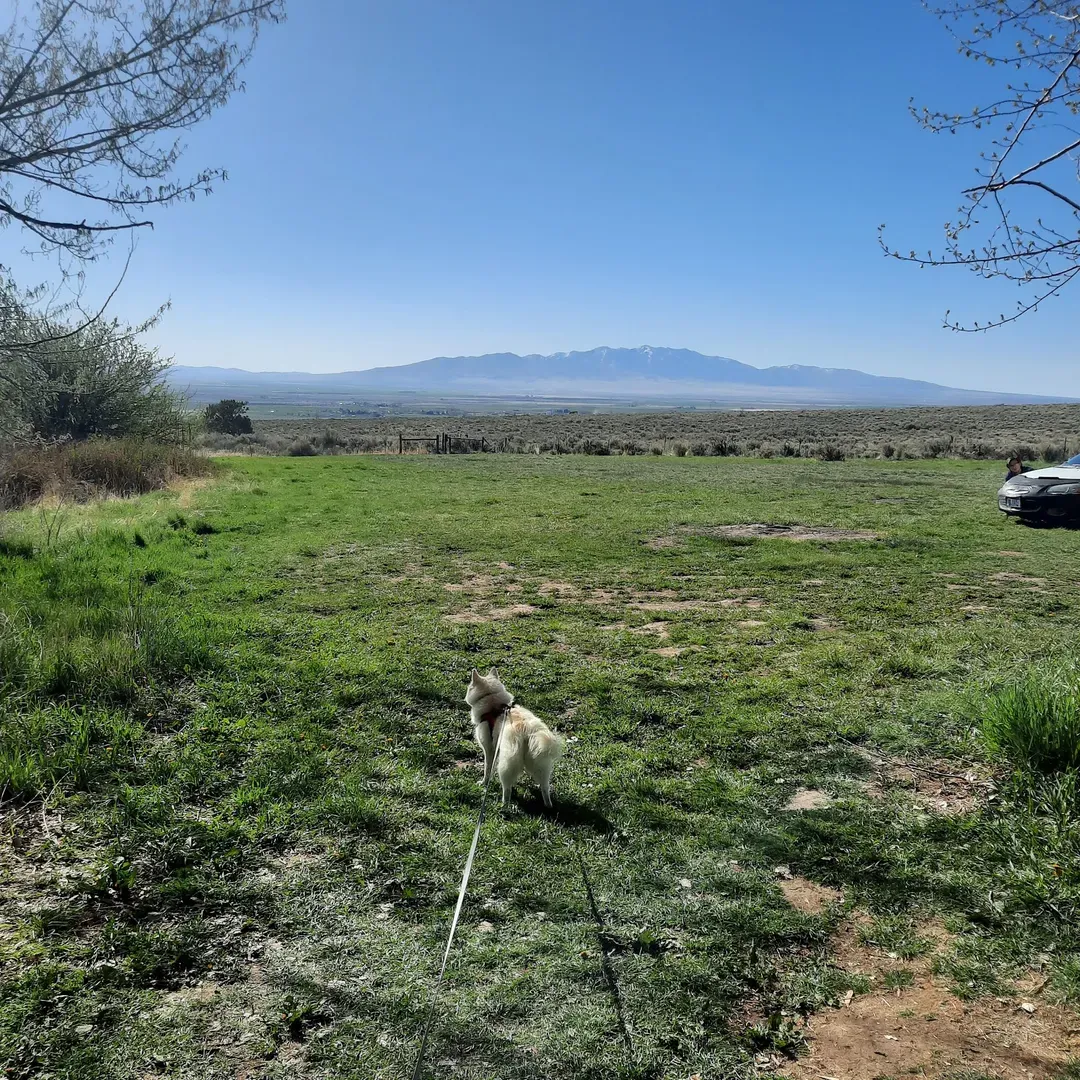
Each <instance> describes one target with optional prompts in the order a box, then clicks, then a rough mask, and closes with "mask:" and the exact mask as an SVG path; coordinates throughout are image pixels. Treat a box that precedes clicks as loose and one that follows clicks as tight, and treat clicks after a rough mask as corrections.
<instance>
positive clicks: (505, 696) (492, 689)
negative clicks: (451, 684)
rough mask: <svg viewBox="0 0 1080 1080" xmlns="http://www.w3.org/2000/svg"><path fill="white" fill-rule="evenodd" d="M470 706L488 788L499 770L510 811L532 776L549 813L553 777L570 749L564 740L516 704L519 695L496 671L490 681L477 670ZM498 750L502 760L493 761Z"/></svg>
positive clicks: (471, 684)
mask: <svg viewBox="0 0 1080 1080" xmlns="http://www.w3.org/2000/svg"><path fill="white" fill-rule="evenodd" d="M465 704H466V705H468V706H469V708H471V709H472V722H473V734H474V735H475V736H476V741H477V742H478V743H479V744H480V747H481V749H482V750H483V751H484V783H485V784H486V783H487V782H488V778H489V777H490V776H491V768H492V765H494V766H495V769H496V771H497V772H498V774H499V781H500V783H501V784H502V803H503V806H506V805H508V804H509V802H510V793H511V791H512V790H513V787H514V785H515V784H516V783H517V782H518V780H520V779H521V774H522V773H526V772H527V773H528V774H529V775H530V776H531V777H532V778H533V779H534V780H535V781H536V782H537V783H538V784H539V785H540V794H541V795H543V797H544V805H545V806H548V807H550V806H551V773H552V770H553V769H554V768H555V762H556V761H558V760H559V758H561V757H562V755H563V750H564V749H565V747H564V746H563V741H562V739H561V738H559V736H558V735H556V734H555V732H553V731H552V730H551V729H550V728H549V727H548V726H547V724H545V723H544V721H543V720H541V719H540V718H539V717H538V716H533V714H532V713H531V712H529V710H528V709H523V708H522V707H521V706H520V705H515V704H514V695H513V694H511V693H510V692H509V691H508V690H507V689H506V687H505V686H503V684H502V682H501V681H500V679H499V673H498V672H497V671H496V670H495V669H494V668H492V669H491V671H490V672H489V673H488V674H487V675H481V674H480V672H479V671H477V670H476V668H473V673H472V678H471V679H470V680H469V689H468V691H467V692H466V694H465ZM495 747H498V760H495V761H493V760H492V759H493V758H494V757H495Z"/></svg>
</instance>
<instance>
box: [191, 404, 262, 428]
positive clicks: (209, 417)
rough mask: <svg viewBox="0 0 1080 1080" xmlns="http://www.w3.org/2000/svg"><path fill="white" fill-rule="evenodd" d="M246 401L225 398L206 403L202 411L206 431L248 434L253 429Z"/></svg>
mask: <svg viewBox="0 0 1080 1080" xmlns="http://www.w3.org/2000/svg"><path fill="white" fill-rule="evenodd" d="M247 410H248V405H247V402H246V401H237V400H235V399H234V398H225V399H224V400H222V401H216V402H214V404H212V405H207V406H206V409H205V411H204V412H203V419H204V420H205V421H206V430H207V431H217V432H219V433H220V434H222V435H250V434H251V432H252V431H253V430H254V429H253V428H252V426H251V417H250V416H248V411H247Z"/></svg>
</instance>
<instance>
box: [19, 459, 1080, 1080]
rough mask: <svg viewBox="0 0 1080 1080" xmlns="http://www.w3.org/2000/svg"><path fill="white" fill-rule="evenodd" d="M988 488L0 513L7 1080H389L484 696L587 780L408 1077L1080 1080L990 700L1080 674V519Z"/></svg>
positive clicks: (481, 497)
mask: <svg viewBox="0 0 1080 1080" xmlns="http://www.w3.org/2000/svg"><path fill="white" fill-rule="evenodd" d="M1002 472H1003V470H1002V468H1001V467H1000V465H999V464H998V463H990V464H988V463H982V462H965V461H920V462H907V461H905V462H886V461H871V460H867V461H828V462H823V461H815V460H806V459H791V458H776V459H773V460H750V459H736V458H729V457H725V458H717V457H701V458H697V457H692V458H675V457H669V456H664V457H629V456H619V457H586V456H537V455H498V456H480V455H476V456H464V455H463V456H444V457H434V456H414V457H404V458H396V457H387V456H377V455H376V456H336V457H311V458H238V457H234V458H229V459H227V460H226V461H224V462H223V464H222V466H221V471H220V473H219V475H218V476H217V478H216V479H211V480H197V481H189V482H187V483H186V484H184V485H182V486H179V487H175V488H173V489H172V490H168V491H163V492H157V493H152V494H148V495H143V496H141V497H139V498H135V499H128V500H110V501H104V502H99V503H92V504H87V505H82V506H69V505H60V506H58V507H56V506H54V507H52V508H50V507H49V506H48V505H44V506H42V507H41V508H38V509H33V510H27V511H22V512H19V513H11V514H8V515H7V516H6V517H4V518H0V824H2V827H3V837H2V840H0V980H2V982H0V1063H3V1069H4V1075H5V1076H6V1077H10V1078H14V1080H30V1078H35V1080H39V1078H40V1080H45V1078H52V1080H61V1078H62V1080H91V1078H94V1080H99V1078H101V1080H104V1078H108V1080H114V1078H115V1080H135V1078H140V1080H141V1078H146V1077H151V1076H164V1077H173V1078H177V1080H195V1078H200V1080H202V1078H219V1077H220V1078H242V1080H254V1078H259V1077H268V1078H273V1077H281V1078H284V1077H300V1078H308V1077H312V1078H314V1077H320V1078H321V1077H327V1078H328V1077H338V1078H341V1077H348V1078H353V1077H355V1078H357V1080H360V1078H372V1077H376V1078H381V1080H398V1078H404V1077H408V1076H409V1075H410V1072H411V1070H412V1065H413V1057H414V1055H415V1051H416V1049H417V1045H418V1040H419V1033H420V1029H421V1025H422V1022H423V1018H424V1015H425V1010H426V1006H427V1000H428V997H427V995H428V990H429V988H430V986H431V984H432V981H433V978H434V975H435V973H436V971H437V969H438V963H439V959H440V956H441V950H442V947H443V943H444V941H445V934H446V930H447V927H448V924H449V919H450V914H451V911H452V908H453V903H454V899H455V896H456V891H457V886H458V882H459V879H460V873H461V866H462V863H463V860H464V856H465V853H466V850H467V847H468V843H469V838H470V835H471V830H472V825H473V822H474V820H475V815H476V812H477V809H478V806H479V799H480V789H479V787H478V784H477V781H478V779H479V775H480V754H479V751H478V748H477V747H476V746H475V744H473V743H472V742H471V740H470V726H469V724H468V718H467V710H466V707H465V706H464V704H463V702H462V698H463V696H464V692H465V686H466V681H467V678H468V674H469V671H470V669H471V668H472V667H473V666H477V667H484V666H487V665H491V664H495V665H497V666H498V667H499V670H500V673H501V674H502V677H503V678H504V680H505V681H506V682H507V684H508V686H509V688H510V689H511V691H512V692H513V693H515V695H516V696H517V698H518V700H519V701H520V702H521V703H522V704H524V705H527V706H528V707H529V708H531V709H533V710H534V711H535V712H537V713H538V714H539V715H540V716H542V717H544V718H545V719H547V720H548V721H549V722H550V723H551V724H552V725H553V726H554V727H556V728H557V729H558V730H559V731H560V732H561V733H562V734H563V735H564V736H566V737H567V738H568V740H569V745H568V753H567V756H566V758H565V759H564V761H563V762H562V763H561V764H560V766H559V768H558V769H557V770H556V773H555V781H554V790H555V800H556V810H555V812H554V814H552V815H547V814H545V813H543V812H542V808H541V806H540V802H539V797H538V795H537V794H536V793H535V792H532V791H529V790H527V789H525V790H522V791H520V792H519V801H518V804H517V806H516V807H515V808H514V809H513V810H511V811H508V812H503V811H500V810H498V809H496V810H495V811H494V812H493V813H491V814H490V816H489V819H488V821H487V822H486V824H485V826H484V831H483V836H482V839H481V846H480V851H479V855H478V858H477V863H476V866H475V868H474V871H473V878H472V884H471V888H470V894H469V898H468V900H467V902H466V906H465V909H464V914H463V921H462V926H461V927H460V929H459V936H458V939H457V942H456V944H455V949H454V952H453V954H452V957H451V961H450V965H449V968H448V972H447V978H446V982H445V984H444V988H443V993H442V997H441V999H440V1001H439V1004H438V1008H437V1011H436V1020H435V1024H434V1028H433V1031H432V1035H431V1040H430V1043H429V1047H428V1054H427V1067H426V1070H425V1073H424V1075H426V1076H440V1077H461V1078H466V1077H469V1078H476V1080H480V1078H485V1080H487V1078H495V1077H498V1078H505V1080H511V1078H514V1080H516V1078H521V1080H524V1078H530V1080H539V1078H552V1080H568V1078H570V1077H574V1078H584V1080H589V1078H596V1080H599V1078H609V1077H611V1078H616V1077H618V1078H623V1080H637V1078H641V1080H644V1078H647V1077H648V1078H658V1080H659V1078H665V1080H667V1078H670V1080H677V1078H678V1080H687V1078H693V1077H697V1078H699V1080H717V1078H736V1077H739V1078H742V1077H752V1076H758V1075H771V1076H783V1077H790V1078H803V1077H815V1078H818V1077H822V1076H824V1077H835V1078H838V1080H839V1078H843V1080H857V1078H869V1077H875V1076H878V1077H892V1076H896V1077H899V1076H907V1075H919V1076H933V1077H941V1078H946V1077H952V1078H953V1080H960V1078H965V1080H976V1078H980V1077H982V1078H985V1077H1002V1078H1012V1077H1017V1078H1019V1077H1029V1076H1030V1077H1037V1078H1039V1077H1052V1076H1062V1077H1064V1076H1080V1071H1078V1070H1077V1067H1076V1066H1075V1065H1074V1064H1070V1060H1071V1058H1072V1056H1073V1055H1075V1056H1078V1057H1080V1043H1078V1042H1077V1039H1076V1032H1077V1030H1078V1029H1080V1024H1078V1023H1077V1016H1076V1013H1075V1012H1074V1006H1075V1004H1076V1002H1077V1001H1078V1000H1080V929H1078V926H1080V923H1078V918H1080V860H1078V856H1080V810H1078V805H1080V800H1078V793H1077V788H1076V782H1075V778H1076V775H1077V774H1076V772H1075V771H1074V770H1073V769H1072V768H1064V767H1062V768H1058V766H1057V763H1058V757H1053V760H1050V761H1049V764H1047V765H1046V767H1045V768H1043V767H1042V766H1041V765H1040V768H1039V769H1038V770H1035V771H1031V770H1028V771H1025V770H1024V769H1023V768H1019V769H1018V768H1016V762H1017V761H1019V760H1020V758H1022V757H1023V755H1024V754H1025V753H1027V750H1026V749H1025V748H1024V747H1025V746H1026V745H1027V744H1024V745H1022V746H1021V745H1020V744H1019V743H1017V742H1016V739H1015V738H1014V736H1015V734H1016V731H1017V724H1016V723H1015V722H1014V720H1011V719H1010V717H1012V716H1014V714H1015V712H1016V710H1020V711H1021V712H1022V711H1023V709H1024V708H1025V707H1026V706H1025V703H1024V701H1020V702H1019V703H1017V702H1016V701H1013V702H1012V704H1010V702H1009V699H1008V694H1007V693H1006V694H1005V695H1004V696H1001V695H1000V694H999V692H1000V691H1007V688H1008V687H1009V686H1010V685H1011V684H1013V683H1014V682H1016V681H1017V679H1018V678H1019V677H1020V676H1021V674H1022V673H1023V672H1025V671H1027V670H1028V669H1029V668H1030V667H1034V668H1036V669H1038V670H1045V671H1046V672H1049V673H1054V672H1060V671H1065V672H1075V670H1076V661H1077V651H1076V650H1077V641H1078V630H1080V576H1078V575H1077V573H1076V568H1077V566H1080V552H1078V546H1080V533H1077V532H1072V531H1066V530H1028V529H1025V528H1023V527H1021V526H1018V525H1016V524H1014V523H1011V522H1008V521H1005V520H1004V519H1003V518H1002V517H1001V516H1000V515H999V514H998V512H997V510H996V508H995V500H994V494H995V492H996V489H997V487H998V486H999V484H1000V482H1001V474H1002ZM750 523H765V524H770V525H789V524H798V525H800V526H805V527H807V528H808V529H809V528H813V527H816V528H817V529H818V530H819V531H818V532H816V533H813V534H812V538H810V539H793V538H792V537H791V535H790V534H788V535H787V536H782V537H767V536H760V535H756V534H754V532H753V530H724V529H722V528H719V527H720V526H725V525H740V524H750ZM822 529H825V530H839V531H840V532H839V533H838V534H833V535H829V534H827V533H822V532H821V531H820V530H822ZM855 537H858V538H855ZM1013 693H1014V694H1015V693H1016V691H1013ZM994 695H998V696H994ZM995 709H996V710H997V711H996V712H995V711H994V710H995ZM1010 709H1012V710H1013V712H1009V710H1010ZM1077 715H1080V713H1078V714H1077ZM987 718H989V721H990V722H988V723H987V724H986V726H985V733H984V720H986V719H987ZM1010 740H1012V741H1010ZM1067 743H1068V740H1067V739H1064V740H1062V746H1065V749H1063V750H1061V751H1060V752H1061V753H1062V754H1064V753H1066V751H1067V746H1066V744H1067ZM1059 756H1060V755H1059ZM1069 764H1070V765H1071V764H1075V763H1073V762H1070V763H1069ZM583 867H584V870H585V874H586V879H583V876H582V868H583ZM586 880H587V881H588V885H589V888H590V889H591V892H592V895H593V898H594V900H595V911H594V910H593V908H594V905H593V904H591V903H590V898H589V895H588V890H587V888H586V883H585V881H586ZM598 920H599V922H598Z"/></svg>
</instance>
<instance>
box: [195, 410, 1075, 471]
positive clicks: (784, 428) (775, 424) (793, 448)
mask: <svg viewBox="0 0 1080 1080" xmlns="http://www.w3.org/2000/svg"><path fill="white" fill-rule="evenodd" d="M444 433H445V434H448V435H453V436H460V437H464V438H467V439H470V440H472V442H473V443H475V445H476V448H479V446H480V440H481V439H483V444H484V445H485V446H486V447H487V448H488V449H496V450H502V451H510V452H517V453H522V452H525V453H532V452H541V453H546V452H556V453H559V452H562V453H592V454H597V453H630V454H647V453H662V454H690V455H692V456H727V455H746V456H750V457H779V456H787V457H819V456H825V457H830V456H838V455H843V456H846V457H881V458H937V457H959V458H975V459H984V460H997V459H1004V458H1006V457H1009V456H1011V455H1012V454H1015V453H1019V454H1020V455H1021V456H1022V457H1024V458H1025V459H1031V460H1048V461H1056V460H1061V459H1063V458H1064V457H1065V456H1066V451H1067V450H1068V448H1072V452H1073V453H1075V452H1078V451H1080V405H1002V406H994V407H972V406H968V407H956V408H912V409H836V410H824V409H821V410H817V409H808V410H775V411H767V412H766V411H762V412H754V411H740V412H691V411H676V412H648V411H638V410H628V411H623V412H610V413H593V412H590V411H577V412H568V413H566V412H564V413H560V414H555V415H550V414H539V413H528V414H525V413H522V414H512V415H507V414H503V415H491V416H474V417H467V418H463V417H455V416H433V417H393V418H383V419H377V420H325V419H322V420H316V419H293V420H267V419H257V420H256V436H255V438H254V439H247V440H232V439H229V438H218V437H214V436H212V437H211V438H210V445H211V446H214V447H216V448H218V449H231V448H237V449H243V448H245V446H247V447H248V448H249V449H250V451H251V452H253V453H287V452H290V448H293V449H292V452H294V453H295V452H296V448H300V450H301V452H309V453H327V452H329V453H335V452H350V451H392V452H396V451H397V448H398V436H399V434H402V435H404V436H405V437H406V438H409V437H412V438H415V437H425V436H426V437H431V436H435V435H439V434H444ZM458 445H459V446H460V445H462V444H460V443H459V444H458ZM413 449H423V448H422V447H414V448H413Z"/></svg>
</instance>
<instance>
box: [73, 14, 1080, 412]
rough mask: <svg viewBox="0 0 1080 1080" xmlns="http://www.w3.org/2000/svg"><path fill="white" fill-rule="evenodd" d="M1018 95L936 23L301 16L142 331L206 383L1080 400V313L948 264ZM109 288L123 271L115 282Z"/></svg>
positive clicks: (242, 114) (171, 215) (131, 310)
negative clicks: (816, 370) (600, 375)
mask: <svg viewBox="0 0 1080 1080" xmlns="http://www.w3.org/2000/svg"><path fill="white" fill-rule="evenodd" d="M995 78H996V76H995V75H994V73H992V72H989V71H987V70H985V69H980V68H979V67H977V66H976V65H974V64H972V63H971V62H970V61H965V60H964V59H962V58H961V57H959V56H958V55H957V53H956V51H955V47H954V45H953V43H952V41H951V40H950V39H949V37H948V36H947V35H946V33H945V31H944V29H943V28H942V27H941V25H940V24H939V23H938V22H937V21H936V20H935V19H933V18H932V17H931V16H929V15H928V14H927V13H926V12H925V11H924V10H923V9H922V8H921V6H920V5H919V3H918V2H917V0H888V2H881V0H877V2H872V3H863V4H855V3H852V2H851V0H815V2H813V3H806V2H805V0H755V2H754V3H752V4H736V3H731V2H700V3H692V2H687V0H673V2H669V3H660V2H659V0H649V2H644V0H456V2H454V3H450V2H448V0H392V2H391V0H383V2H379V3H372V2H350V0H318V2H311V0H293V2H292V4H291V9H290V13H289V20H288V22H287V23H285V24H284V25H283V26H280V27H276V28H274V27H272V28H270V29H269V30H268V31H267V32H266V34H265V36H264V38H263V39H262V41H261V42H260V45H259V50H258V53H257V55H256V57H255V59H254V61H253V62H252V64H251V66H250V67H249V69H248V71H247V75H246V79H247V84H248V86H247V91H246V93H244V94H242V95H239V96H237V97H236V98H235V99H234V100H233V101H232V102H230V104H229V105H228V106H227V107H226V108H225V109H224V110H223V111H221V112H220V113H218V114H217V115H216V116H215V117H213V118H212V120H211V121H210V122H208V123H207V124H205V125H204V126H202V127H200V128H198V129H196V130H195V131H193V132H191V133H190V135H189V137H188V140H187V142H188V147H189V150H188V154H187V157H186V159H185V160H186V163H187V165H188V166H189V167H190V168H191V169H192V170H194V169H195V168H196V167H199V166H203V165H221V166H224V167H226V168H227V169H228V171H229V182H228V183H226V184H222V185H219V186H218V188H217V190H216V191H215V193H214V195H213V196H212V197H211V198H209V199H206V200H199V201H198V202H196V203H194V204H191V205H187V204H185V205H183V206H179V207H176V208H173V209H170V210H167V211H164V212H162V213H161V214H160V215H158V218H157V227H156V229H155V230H154V232H153V233H152V234H146V235H144V236H142V237H141V239H140V243H139V246H138V250H137V252H136V255H135V260H134V263H133V267H132V270H131V272H130V274H129V277H128V280H127V282H126V283H125V286H124V290H123V293H122V296H121V297H120V299H119V301H118V308H117V310H118V312H120V313H122V314H124V315H127V316H129V317H136V316H138V315H140V314H142V313H144V312H146V311H147V310H148V309H150V308H152V307H153V306H155V305H156V304H157V303H159V302H161V301H163V300H165V299H171V301H172V305H173V306H172V310H171V311H170V312H169V314H168V315H167V316H166V319H165V321H164V323H163V324H162V326H161V327H160V328H159V329H158V330H157V331H156V332H155V335H154V340H155V342H156V343H157V344H159V345H160V346H161V347H162V348H163V349H164V350H165V351H166V352H168V353H170V354H172V355H173V356H174V357H175V359H176V360H177V362H179V363H185V364H221V365H229V366H237V367H246V368H250V369H265V370H270V369H275V370H308V371H332V370H342V369H353V368H363V367H371V366H375V365H379V364H394V363H406V362H411V361H415V360H421V359H425V358H427V357H429V356H435V355H446V354H449V355H456V354H471V353H480V352H493V351H503V350H511V351H515V352H545V353H546V352H553V351H557V350H568V349H587V348H592V347H594V346H597V345H628V346H634V345H639V344H651V345H670V346H679V347H687V348H693V349H698V350H700V351H701V352H706V353H715V354H720V355H724V356H731V357H734V358H735V359H738V360H742V361H744V362H746V363H750V364H755V365H758V366H766V365H770V364H788V363H802V364H820V365H825V366H845V367H857V368H861V369H863V370H867V371H872V372H875V373H878V374H888V375H903V376H908V377H913V378H925V379H931V380H933V381H937V382H945V383H950V384H952V385H960V386H967V387H975V388H988V389H997V390H1015V389H1025V390H1030V391H1039V392H1045V393H1062V394H1064V393H1068V394H1072V395H1080V366H1078V365H1077V364H1076V344H1075V342H1076V335H1075V319H1074V318H1073V315H1074V312H1075V304H1076V296H1077V294H1076V293H1075V292H1074V293H1073V294H1072V295H1071V296H1069V295H1066V296H1065V297H1064V298H1063V299H1061V300H1059V301H1058V302H1056V303H1054V302H1052V303H1049V304H1047V305H1046V306H1045V307H1044V309H1043V310H1042V311H1041V312H1039V313H1037V314H1035V315H1033V316H1031V317H1029V318H1027V319H1025V320H1022V321H1021V322H1020V323H1018V324H1017V325H1015V326H1013V327H1010V328H1006V329H1004V330H999V331H996V332H994V333H992V334H990V335H972V336H968V335H956V334H952V333H950V332H948V331H946V330H943V329H941V316H942V314H943V313H944V311H945V309H946V308H951V309H952V310H953V311H954V312H955V313H959V314H961V315H962V316H966V317H970V318H973V319H974V318H980V319H981V318H983V317H985V316H987V315H993V314H996V313H997V312H998V311H1003V310H1010V308H1011V305H1012V303H1013V302H1014V300H1015V295H1014V293H1013V291H1011V290H1010V291H1009V292H1007V293H1004V294H1003V293H1002V291H1001V290H1000V289H999V288H997V287H996V285H995V284H993V283H986V282H983V281H982V280H980V279H978V278H976V277H974V276H973V275H971V274H969V273H967V272H965V271H962V270H941V271H929V270H925V271H919V270H917V269H915V268H914V267H911V266H906V265H901V264H899V263H895V262H890V261H888V260H886V259H884V258H883V257H882V256H881V254H880V251H879V249H878V247H877V242H876V229H877V226H878V225H879V224H880V223H882V222H885V223H887V224H888V227H889V235H890V236H892V237H893V238H894V239H895V240H896V242H897V243H898V244H899V245H900V246H901V247H903V248H905V249H907V248H910V247H915V248H919V249H925V248H927V247H930V246H931V245H933V246H937V244H938V242H939V240H940V238H941V224H942V222H944V221H945V220H948V219H949V218H950V217H951V216H952V215H953V211H954V210H955V207H956V205H957V202H958V197H957V196H958V192H959V189H960V188H961V187H962V186H964V184H966V183H967V182H968V181H969V180H970V178H971V176H972V170H973V169H974V165H975V161H976V151H977V148H978V144H975V143H972V142H970V141H967V140H964V139H961V138H950V137H948V136H932V135H930V134H927V133H925V132H923V131H922V130H921V129H920V128H919V127H918V126H917V125H916V124H915V123H914V121H912V120H911V119H910V117H909V115H908V112H907V102H908V98H909V97H910V96H912V95H914V96H915V97H916V98H917V99H918V100H920V101H925V102H926V103H928V104H933V105H943V106H946V107H949V108H952V107H956V108H957V109H959V110H960V111H967V110H968V109H970V108H971V107H972V106H973V105H975V104H977V103H979V102H982V101H985V97H986V92H987V90H988V89H989V88H990V87H992V86H994V85H996V83H995V82H994V80H995ZM94 272H95V274H99V275H107V274H108V273H109V272H110V271H109V269H108V268H97V269H95V271H94Z"/></svg>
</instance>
